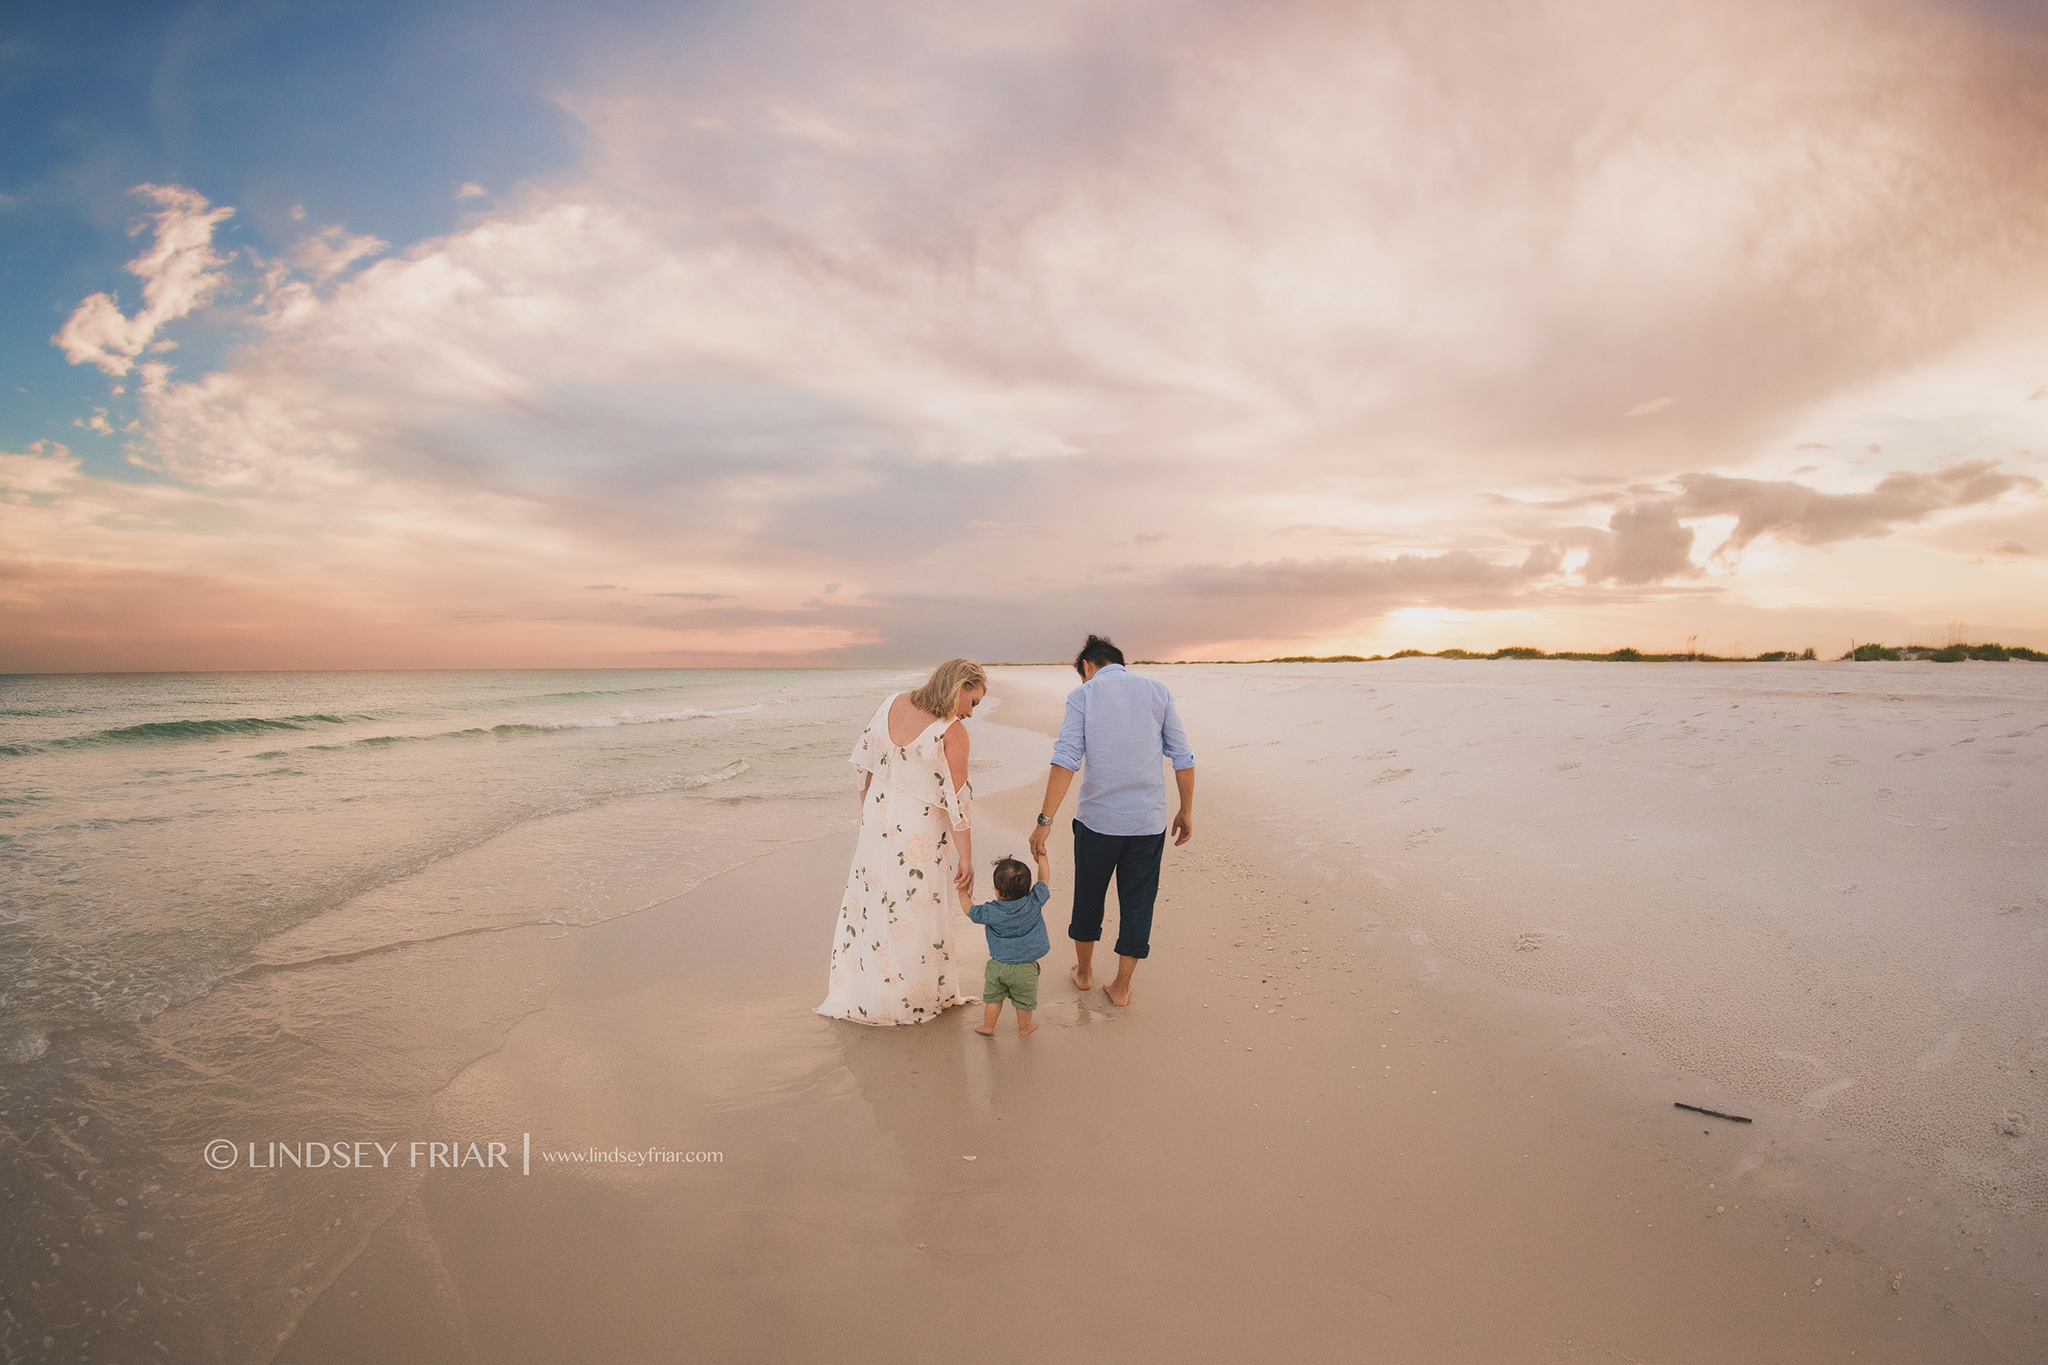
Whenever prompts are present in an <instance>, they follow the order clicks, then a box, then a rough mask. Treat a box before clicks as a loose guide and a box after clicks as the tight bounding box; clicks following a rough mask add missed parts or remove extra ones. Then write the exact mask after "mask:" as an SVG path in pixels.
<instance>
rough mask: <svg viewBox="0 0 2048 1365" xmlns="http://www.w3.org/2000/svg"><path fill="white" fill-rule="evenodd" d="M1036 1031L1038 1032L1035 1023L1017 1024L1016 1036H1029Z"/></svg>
mask: <svg viewBox="0 0 2048 1365" xmlns="http://www.w3.org/2000/svg"><path fill="white" fill-rule="evenodd" d="M1036 1032H1038V1025H1036V1024H1019V1025H1017V1036H1018V1037H1019V1038H1029V1037H1030V1036H1031V1035H1032V1034H1034V1033H1036Z"/></svg>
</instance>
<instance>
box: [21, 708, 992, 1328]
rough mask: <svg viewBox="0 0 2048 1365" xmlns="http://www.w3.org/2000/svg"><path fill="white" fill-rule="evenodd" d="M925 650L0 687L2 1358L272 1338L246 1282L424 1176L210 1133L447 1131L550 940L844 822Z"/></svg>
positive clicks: (286, 1316)
mask: <svg viewBox="0 0 2048 1365" xmlns="http://www.w3.org/2000/svg"><path fill="white" fill-rule="evenodd" d="M921 676H922V675H921V674H916V675H913V674H899V673H888V672H877V671H866V670H854V671H817V670H753V671H726V670H717V671H712V670H702V671H683V670H622V671H504V672H389V673H222V674H164V675H105V676H16V677H8V678H5V679H0V771H4V773H5V781H4V783H0V1059H4V1060H0V1194H4V1199H0V1203H5V1205H6V1207H7V1220H6V1223H7V1233H6V1238H5V1246H4V1250H0V1279H4V1280H5V1282H6V1283H7V1284H8V1285H9V1286H10V1298H11V1300H12V1309H13V1311H12V1312H10V1313H8V1314H6V1315H5V1316H0V1346H4V1347H5V1348H6V1356H7V1358H9V1359H19V1358H22V1357H23V1356H27V1357H29V1358H50V1359H80V1358H84V1357H90V1358H93V1359H101V1358H106V1357H108V1356H115V1357H118V1358H122V1359H130V1358H141V1357H144V1356H153V1357H154V1358H164V1357H165V1353H166V1352H168V1354H169V1357H170V1358H173V1359H197V1358H216V1357H219V1358H230V1359H263V1358H267V1356H268V1354H269V1353H270V1350H271V1349H272V1345H273V1341H274V1329H276V1328H277V1327H278V1326H279V1325H280V1324H284V1325H288V1323H289V1322H290V1320H291V1318H292V1315H293V1314H294V1313H295V1312H296V1305H295V1304H294V1302H293V1297H292V1295H291V1294H290V1293H289V1291H284V1290H280V1291H278V1292H277V1293H275V1294H263V1293H256V1292H254V1291H253V1290H250V1289H247V1288H246V1286H252V1285H255V1284H258V1283H269V1282H271V1281H273V1280H276V1279H278V1276H277V1275H276V1274H274V1273H271V1272H273V1271H274V1270H275V1269H276V1267H277V1266H279V1265H280V1264H284V1265H287V1266H289V1267H290V1268H291V1269H292V1273H291V1274H289V1275H286V1276H284V1278H285V1279H288V1280H292V1281H294V1282H297V1283H317V1282H318V1281H319V1279H320V1276H321V1275H322V1273H323V1271H324V1268H325V1267H326V1266H327V1265H328V1264H329V1263H333V1264H339V1263H340V1262H341V1260H343V1259H344V1258H345V1256H346V1255H347V1254H350V1252H351V1250H352V1248H351V1247H349V1246H345V1245H344V1242H345V1240H346V1239H345V1238H344V1237H342V1235H341V1234H342V1233H344V1232H346V1231H348V1230H349V1229H355V1228H361V1227H366V1226H374V1225H375V1223H376V1222H378V1221H381V1219H382V1218H383V1217H384V1216H386V1215H388V1213H389V1205H390V1203H391V1201H393V1200H396V1199H400V1198H403V1197H404V1190H405V1187H404V1185H403V1184H402V1183H400V1182H392V1181H385V1182H379V1183H359V1184H357V1185H355V1186H346V1185H343V1186H333V1187H330V1188H328V1189H326V1190H325V1191H324V1192H323V1194H322V1196H321V1201H320V1202H319V1207H317V1208H316V1207H312V1206H311V1205H310V1204H309V1203H308V1202H307V1201H306V1200H304V1199H298V1200H287V1198H286V1196H285V1195H283V1194H278V1193H275V1192H273V1193H268V1194H265V1193H252V1187H251V1186H250V1185H249V1184H247V1183H246V1182H241V1183H237V1182H231V1181H222V1180H217V1179H215V1180H209V1179H208V1178H207V1177H208V1176H209V1174H210V1173H209V1172H208V1171H207V1169H206V1168H205V1166H204V1165H203V1164H202V1163H201V1162H200V1161H199V1160H198V1159H197V1158H196V1156H195V1155H194V1154H195V1153H196V1152H198V1151H199V1150H200V1149H201V1148H202V1147H203V1146H204V1144H205V1143H206V1142H207V1141H209V1140H211V1139H212V1138H213V1137H215V1136H216V1135H218V1134H221V1133H230V1134H236V1133H240V1132H243V1131H245V1130H248V1129H250V1127H251V1125H252V1124H254V1123H255V1122H256V1120H257V1118H258V1117H260V1119H261V1123H260V1125H259V1126H260V1128H261V1130H262V1131H263V1132H266V1133H300V1134H303V1135H304V1136H307V1137H317V1136H320V1135H322V1134H327V1133H333V1134H338V1135H346V1134H359V1133H366V1132H417V1131H426V1125H428V1124H430V1123H431V1116H432V1100H433V1096H434V1094H435V1093H436V1091H438V1090H439V1089H440V1088H441V1087H442V1086H445V1085H446V1084H447V1083H448V1081H449V1080H450V1079H451V1078H452V1077H454V1076H455V1075H457V1074H459V1073H460V1072H461V1070H462V1069H463V1068H464V1067H465V1066H467V1065H468V1064H469V1063H470V1062H471V1061H472V1060H474V1059H475V1058H476V1057H478V1056H481V1055H483V1054H484V1053H486V1052H488V1051H490V1050H492V1049H493V1048H494V1047H496V1046H497V1045H498V1044H499V1042H500V1041H501V1040H502V1038H503V1036H504V1034H505V1033H506V1031H507V1030H509V1029H510V1028H511V1027H512V1025H513V1024H514V1023H516V1022H517V1020H518V1018H520V1017H521V1016H522V1015H523V1014H524V1013H525V1012H528V1011H530V1010H531V1009H533V1008H537V1007H538V1006H539V1003H540V1002H541V1001H543V1000H544V999H545V994H546V983H545V982H544V981H542V980H541V979H540V977H539V976H538V975H537V970H536V968H535V967H534V966H533V960H537V957H538V955H537V954H532V953H530V952H529V949H530V947H531V945H533V944H535V943H537V942H540V941H544V940H545V939H546V938H547V937H549V936H559V935H562V934H566V933H570V932H572V929H571V928H569V926H575V925H589V924H594V923H597V922H600V921H603V920H606V919H610V918H614V917H616V916H620V915H625V914H630V913H632V912H634V911H635V910H638V909H641V908H644V907H646V906H649V905H653V904H658V903H660V902H662V901H665V900H668V899H670V898H673V897H675V896H678V895H681V894H683V893H684V892H687V891H688V890H690V889H691V888H692V887H694V886H696V885H698V884H700V883H702V882H703V881H704V880H705V879H707V878H709V877H711V876H715V875H717V874H718V873H720V872H723V871H726V870H729V869H731V868H733V867H736V866H739V865H741V864H743V863H745V862H746V861H748V860H749V859H752V858H755V857H758V856H761V855H762V854H764V853H767V852H770V851H772V850H773V849H774V848H775V847H776V846H777V845H779V844H782V843H787V842H791V841H797V840H805V839H813V838H817V837H820V836H822V835H825V834H829V833H832V832H834V831H843V830H846V829H848V828H849V827H850V826H851V825H852V823H853V822H854V821H855V820H856V818H857V808H856V803H855V801H854V799H853V792H854V785H853V780H852V776H853V775H852V772H851V770H850V769H849V768H847V767H846V764H845V759H846V755H847V753H848V751H849V750H850V749H851V747H852V743H853V739H854V736H855V735H856V734H857V732H858V731H859V728H860V726H861V725H862V724H863V723H864V722H865V721H866V719H867V718H868V716H869V715H870V714H871V713H872V711H873V708H874V707H875V705H876V704H877V702H878V701H879V699H880V698H881V697H882V696H883V695H885V694H886V693H887V692H889V691H892V690H897V689H900V688H901V687H903V686H905V685H914V683H915V682H916V681H919V680H921ZM981 766H982V765H981V764H979V763H978V764H977V767H981ZM830 909H831V907H829V906H827V907H823V908H822V909H821V919H820V949H819V969H820V988H821V991H822V987H823V970H824V952H825V939H826V936H827V934H828V933H829V927H830V920H829V915H830ZM423 1010H434V1011H439V1012H441V1013H443V1014H444V1015H446V1017H444V1018H436V1019H433V1020H431V1021H425V1022H427V1023H428V1024H429V1026H427V1027H422V1026H421V1025H422V1022H423V1021H422V1019H421V1018H420V1012H421V1011H423ZM272 1188H273V1191H275V1190H282V1189H283V1188H284V1187H283V1186H274V1187H272ZM354 1245H360V1243H359V1241H358V1242H356V1243H355V1244H354ZM45 1335H47V1336H49V1337H50V1339H51V1340H50V1344H48V1345H46V1344H45V1343H44V1341H43V1339H42V1338H43V1337H44V1336H45ZM159 1343H160V1344H161V1349H159V1347H158V1344H159ZM74 1348H75V1349H74Z"/></svg>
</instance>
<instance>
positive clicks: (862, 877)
mask: <svg viewBox="0 0 2048 1365" xmlns="http://www.w3.org/2000/svg"><path fill="white" fill-rule="evenodd" d="M897 695H899V696H900V695H901V694H900V693H899V694H897ZM895 700H896V697H894V696H892V697H890V698H889V699H888V700H887V701H884V702H883V703H882V705H881V708H880V709H879V710H877V711H876V712H875V715H874V719H872V720H870V721H869V722H868V727H867V729H865V730H863V731H861V732H860V742H859V743H857V744H855V745H854V746H853V757H852V759H851V762H852V763H853V766H854V767H856V768H859V769H860V770H861V771H863V772H866V773H870V774H872V775H873V776H872V779H871V780H870V781H869V783H868V794H867V799H866V800H865V801H863V802H862V803H861V811H860V843H859V844H858V845H857V846H856V847H855V849H854V854H853V870H852V871H851V872H849V873H848V874H847V877H846V895H845V896H844V898H842V899H841V901H840V903H839V922H838V924H837V925H836V926H835V927H834V929H833V931H832V977H831V985H830V988H829V989H828V991H827V992H826V995H825V1003H824V1004H822V1005H820V1006H818V1010H817V1012H818V1013H819V1014H823V1015H828V1016H830V1017H831V1018H834V1019H850V1020H852V1021H853V1022H854V1023H856V1024H922V1023H924V1022H925V1021H926V1020H928V1019H936V1018H938V1017H939V1015H940V1014H941V1013H943V1012H944V1011H946V1010H949V1009H951V1008H952V1007H953V1006H955V1005H965V1004H969V1003H971V1002H972V1001H977V1000H979V999H980V998H981V982H980V980H979V979H977V980H975V981H973V982H972V983H969V982H966V981H963V980H962V979H961V973H960V970H959V969H958V967H957V966H956V965H955V959H956V958H957V957H958V956H959V953H958V951H957V949H956V944H955V942H954V934H955V932H956V928H957V927H958V926H963V925H966V923H967V921H966V920H965V919H964V918H963V917H961V916H959V915H958V914H957V913H956V910H955V906H954V902H955V901H956V899H957V893H956V892H955V891H954V889H953V875H954V872H955V870H956V869H957V868H958V867H959V865H960V864H959V849H958V846H957V845H956V843H955V842H954V839H953V831H955V830H963V829H966V828H968V826H969V824H970V822H971V820H972V814H973V812H972V806H973V799H974V792H973V787H972V786H971V785H970V784H967V783H962V784H961V785H960V786H959V787H955V786H954V785H953V783H952V779H951V778H950V777H949V776H948V775H947V772H946V755H945V751H944V749H943V747H942V744H943V741H944V738H945V733H946V730H947V728H948V726H949V724H950V722H948V721H944V720H938V721H933V722H932V723H931V724H930V725H929V726H927V727H926V728H925V731H924V733H923V734H921V735H919V736H918V737H917V738H916V739H914V740H912V741H911V742H910V743H908V744H901V745H899V744H896V743H893V742H892V741H891V739H890V737H889V707H890V704H891V703H893V702H894V701H895ZM978 976H979V973H978V971H977V978H978ZM970 984H971V985H972V986H973V987H974V993H973V995H971V996H970V995H968V994H966V993H965V988H966V987H967V986H968V985H970Z"/></svg>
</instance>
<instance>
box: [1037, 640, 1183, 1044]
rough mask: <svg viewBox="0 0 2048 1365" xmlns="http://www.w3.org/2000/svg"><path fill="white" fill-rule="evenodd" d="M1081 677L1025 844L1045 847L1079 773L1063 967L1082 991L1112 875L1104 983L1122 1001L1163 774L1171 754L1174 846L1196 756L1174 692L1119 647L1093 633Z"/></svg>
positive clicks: (1160, 830) (1079, 660)
mask: <svg viewBox="0 0 2048 1365" xmlns="http://www.w3.org/2000/svg"><path fill="white" fill-rule="evenodd" d="M1074 669H1075V671H1076V672H1078V673H1079V674H1080V675H1081V685H1080V686H1079V687H1077V688H1075V689H1074V690H1073V691H1072V692H1070V693H1068V694H1067V716H1066V720H1065V722H1064V723H1063V724H1062V725H1061V726H1060V738H1059V742H1058V743H1057V744H1055V745H1054V746H1053V751H1052V771H1050V772H1049V773H1047V774H1046V779H1045V805H1044V807H1043V808H1042V809H1041V810H1040V811H1039V814H1038V828H1037V829H1035V830H1033V831H1032V833H1031V853H1032V856H1033V857H1037V856H1039V855H1041V854H1043V853H1044V852H1045V845H1046V840H1047V837H1048V836H1049V835H1050V834H1051V833H1052V817H1053V815H1054V813H1056V812H1057V811H1058V810H1059V808H1060V803H1061V802H1062V801H1064V800H1066V799H1067V787H1068V786H1069V785H1070V784H1071V783H1072V782H1073V780H1074V774H1075V773H1076V772H1081V771H1082V764H1083V761H1084V760H1085V761H1086V765H1087V767H1086V771H1085V773H1083V776H1082V778H1081V801H1080V808H1079V810H1078V811H1077V812H1076V815H1077V818H1076V819H1075V821H1074V913H1073V918H1072V921H1071V922H1070V923H1069V924H1068V925H1067V937H1068V938H1070V939H1072V940H1073V941H1074V966H1073V969H1072V970H1071V971H1070V972H1069V973H1068V974H1069V975H1070V976H1072V977H1073V980H1074V984H1075V985H1076V986H1078V987H1080V988H1081V989H1082V990H1084V991H1085V990H1092V989H1093V988H1094V986H1095V945H1096V944H1097V943H1098V942H1100V941H1101V939H1102V910H1103V897H1104V896H1105V895H1106V894H1107V893H1108V891H1109V878H1110V874H1111V873H1115V874H1116V899H1117V936H1116V963H1117V966H1116V979H1115V980H1114V981H1112V982H1110V983H1109V985H1107V986H1105V987H1104V988H1103V989H1104V990H1106V991H1107V992H1108V993H1109V999H1110V1003H1111V1004H1114V1005H1119V1006H1121V1005H1128V1004H1130V1003H1131V975H1132V974H1133V973H1134V972H1136V971H1137V970H1138V963H1139V962H1141V961H1142V960H1144V958H1145V957H1147V956H1148V955H1149V954H1150V953H1151V951H1152V904H1153V902H1154V901H1155V900H1157V899H1158V896H1159V862H1160V858H1161V856H1162V855H1163V854H1164V852H1165V850H1166V831H1167V824H1166V777H1165V775H1164V773H1163V772H1162V771H1161V769H1160V766H1159V761H1160V759H1162V758H1167V759H1171V760H1172V761H1173V777H1174V782H1175V784H1176V785H1177V786H1178V787H1179V788H1180V814H1178V815H1176V816H1174V817H1173V836H1174V838H1173V843H1174V847H1176V848H1178V847H1179V846H1180V845H1182V844H1184V843H1186V842H1187V841H1188V840H1189V839H1190V838H1192V837H1193V836H1194V832H1195V821H1194V808H1195V756H1194V755H1193V754H1192V753H1190V752H1189V751H1188V741H1187V736H1186V735H1185V734H1184V733H1183V732H1182V730H1181V728H1180V716H1179V715H1178V714H1177V713H1175V711H1174V709H1173V694H1172V693H1171V692H1168V691H1167V690H1166V688H1165V687H1164V686H1162V685H1161V684H1159V683H1156V682H1154V681H1152V680H1151V679H1150V678H1141V677H1139V676H1138V675H1137V674H1135V673H1132V672H1129V671H1127V670H1126V669H1125V668H1124V655H1123V651H1122V650H1120V649H1118V648H1117V647H1116V646H1115V645H1113V644H1111V643H1110V642H1109V641H1108V640H1105V639H1103V638H1102V637H1101V636H1099V635H1091V636H1089V637H1088V643H1087V644H1086V645H1084V646H1082V648H1081V652H1080V654H1079V655H1078V656H1076V657H1075V659H1074Z"/></svg>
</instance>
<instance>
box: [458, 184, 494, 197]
mask: <svg viewBox="0 0 2048 1365" xmlns="http://www.w3.org/2000/svg"><path fill="white" fill-rule="evenodd" d="M455 197H456V198H457V199H488V198H490V197H491V192H490V191H489V190H487V189H485V188H484V187H483V186H482V185H479V184H477V183H476V181H474V180H465V181H463V182H462V188H460V189H458V190H456V191H455Z"/></svg>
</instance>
